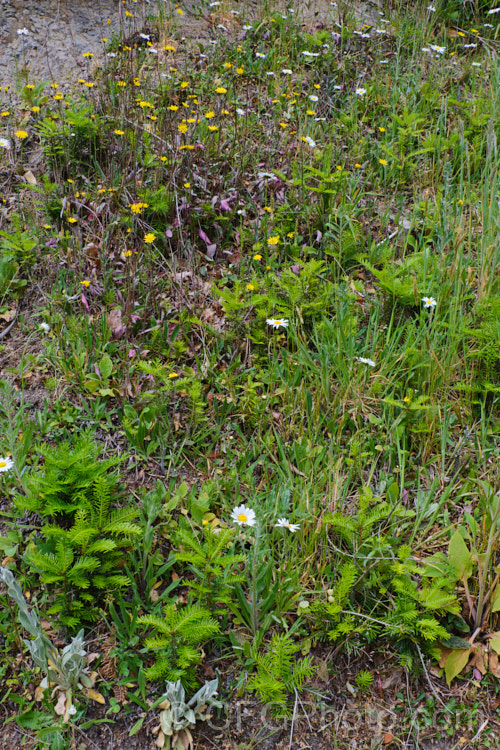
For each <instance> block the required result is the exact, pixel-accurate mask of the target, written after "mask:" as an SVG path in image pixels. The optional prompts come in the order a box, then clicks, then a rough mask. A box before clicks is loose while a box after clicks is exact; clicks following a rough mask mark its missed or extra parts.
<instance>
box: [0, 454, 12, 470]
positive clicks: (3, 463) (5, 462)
mask: <svg viewBox="0 0 500 750" xmlns="http://www.w3.org/2000/svg"><path fill="white" fill-rule="evenodd" d="M13 466H14V461H13V460H12V459H11V458H9V457H8V456H5V457H3V456H0V473H1V472H2V471H10V470H11V469H12V467H13Z"/></svg>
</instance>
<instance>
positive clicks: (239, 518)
mask: <svg viewBox="0 0 500 750" xmlns="http://www.w3.org/2000/svg"><path fill="white" fill-rule="evenodd" d="M238 521H241V523H246V522H247V517H246V515H245V514H244V513H240V515H239V516H238Z"/></svg>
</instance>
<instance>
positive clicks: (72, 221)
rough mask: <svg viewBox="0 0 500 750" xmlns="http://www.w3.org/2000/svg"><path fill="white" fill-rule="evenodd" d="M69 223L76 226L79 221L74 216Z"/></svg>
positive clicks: (70, 217)
mask: <svg viewBox="0 0 500 750" xmlns="http://www.w3.org/2000/svg"><path fill="white" fill-rule="evenodd" d="M68 221H69V223H70V224H76V223H77V221H78V219H76V218H75V217H74V216H69V217H68Z"/></svg>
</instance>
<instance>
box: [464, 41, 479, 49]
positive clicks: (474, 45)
mask: <svg viewBox="0 0 500 750" xmlns="http://www.w3.org/2000/svg"><path fill="white" fill-rule="evenodd" d="M476 47H477V44H474V43H473V42H471V43H470V44H464V49H475V48H476Z"/></svg>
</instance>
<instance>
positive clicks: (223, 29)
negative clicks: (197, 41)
mask: <svg viewBox="0 0 500 750" xmlns="http://www.w3.org/2000/svg"><path fill="white" fill-rule="evenodd" d="M217 28H218V29H222V31H227V29H226V27H225V26H223V25H222V24H221V23H219V24H218V26H217Z"/></svg>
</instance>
